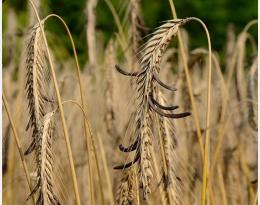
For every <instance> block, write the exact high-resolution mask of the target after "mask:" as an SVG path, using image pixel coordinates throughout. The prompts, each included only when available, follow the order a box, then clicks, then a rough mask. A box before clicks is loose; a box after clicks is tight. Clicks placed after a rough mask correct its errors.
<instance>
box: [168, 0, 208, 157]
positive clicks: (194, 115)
mask: <svg viewBox="0 0 260 205" xmlns="http://www.w3.org/2000/svg"><path fill="white" fill-rule="evenodd" d="M168 1H169V4H170V7H171V10H172V14H173V18H174V19H177V14H176V10H175V7H174V4H173V1H172V0H168ZM177 36H178V42H179V47H180V51H181V57H182V62H183V66H184V72H185V77H186V80H187V84H188V91H189V96H190V100H191V106H192V110H193V112H192V113H193V117H194V122H195V126H196V132H197V137H198V142H199V145H200V153H201V157H202V159H203V156H204V147H203V142H202V134H201V130H200V122H199V117H198V111H197V107H196V104H195V99H194V95H193V91H192V82H191V78H190V73H189V68H188V64H187V58H186V55H185V51H184V45H183V40H182V36H181V33H180V32H178V33H177Z"/></svg>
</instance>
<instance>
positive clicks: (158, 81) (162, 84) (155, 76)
mask: <svg viewBox="0 0 260 205" xmlns="http://www.w3.org/2000/svg"><path fill="white" fill-rule="evenodd" d="M153 79H154V80H155V81H156V82H157V83H158V84H159V85H161V86H162V87H164V88H165V89H167V90H171V91H176V90H177V89H176V88H174V87H171V86H169V85H166V84H165V83H163V82H162V81H161V80H160V79H159V77H158V75H157V74H156V73H153Z"/></svg>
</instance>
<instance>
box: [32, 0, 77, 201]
mask: <svg viewBox="0 0 260 205" xmlns="http://www.w3.org/2000/svg"><path fill="white" fill-rule="evenodd" d="M29 2H30V4H31V6H32V8H33V10H34V12H35V15H36V17H37V20H38V23H39V26H40V29H41V32H42V35H43V40H44V44H45V47H46V51H47V55H48V60H49V64H50V68H51V74H52V77H53V82H54V87H55V92H56V96H57V99H58V106H59V110H60V115H61V121H62V126H63V132H64V137H65V141H66V147H67V151H68V157H69V164H70V169H71V174H72V180H73V187H74V193H75V197H76V204H77V205H81V202H80V197H79V190H78V184H77V177H76V171H75V167H74V161H73V156H72V150H71V147H70V139H69V134H68V129H67V125H66V121H65V117H64V111H63V107H62V104H61V97H60V92H59V88H58V83H57V78H56V74H55V71H54V67H53V63H52V60H51V55H50V51H49V48H48V43H47V39H46V36H45V33H44V30H43V27H42V23H41V20H40V17H39V15H38V13H37V11H36V8H35V6H34V4H33V2H32V0H29Z"/></svg>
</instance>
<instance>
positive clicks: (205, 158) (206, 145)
mask: <svg viewBox="0 0 260 205" xmlns="http://www.w3.org/2000/svg"><path fill="white" fill-rule="evenodd" d="M169 3H170V6H171V9H172V13H173V16H174V18H177V15H176V10H175V7H174V4H173V2H172V0H169ZM190 19H191V20H195V21H197V22H199V23H200V24H201V25H202V27H203V29H204V30H205V33H206V36H207V40H208V50H209V54H208V57H209V59H208V84H207V86H208V90H207V112H206V133H205V143H204V148H202V147H201V153H202V154H203V177H202V192H201V205H205V204H206V195H207V194H206V189H207V175H208V158H209V151H210V147H209V146H210V144H209V143H210V140H209V126H210V111H211V110H210V103H211V102H210V99H211V72H212V71H211V42H210V36H209V32H208V29H207V27H206V25H205V24H204V23H203V21H201V20H200V19H198V18H195V17H191V18H190ZM178 40H179V46H180V49H181V54H182V60H183V64H184V69H185V75H186V78H187V83H188V88H189V94H190V97H191V96H192V97H191V104H192V107H193V109H194V108H195V110H194V111H195V114H194V115H195V116H196V117H195V116H194V118H195V124H196V127H197V131H198V128H199V123H198V122H199V121H198V120H196V118H197V111H196V106H195V102H194V100H193V94H192V85H191V82H190V77H189V73H188V66H187V61H186V57H185V54H184V48H183V44H182V39H181V35H180V33H179V32H178ZM197 123H198V124H197ZM199 130H200V129H199ZM199 132H200V131H199ZM199 132H198V133H197V134H199ZM198 136H199V143H200V146H201V143H202V142H201V139H202V138H201V134H199V135H198Z"/></svg>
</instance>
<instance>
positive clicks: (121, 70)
mask: <svg viewBox="0 0 260 205" xmlns="http://www.w3.org/2000/svg"><path fill="white" fill-rule="evenodd" d="M115 67H116V70H117V71H118V72H119V73H121V74H123V75H126V76H137V75H138V74H139V72H132V73H131V72H127V71H125V70H124V69H122V68H121V67H120V66H119V65H115Z"/></svg>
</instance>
